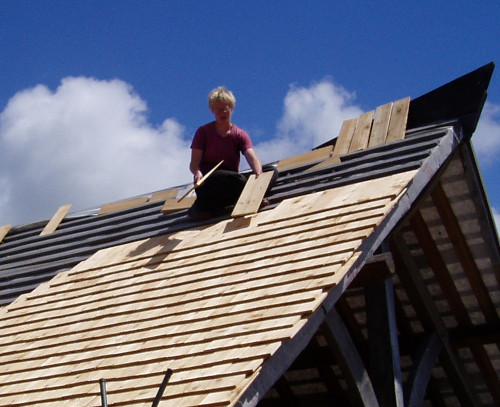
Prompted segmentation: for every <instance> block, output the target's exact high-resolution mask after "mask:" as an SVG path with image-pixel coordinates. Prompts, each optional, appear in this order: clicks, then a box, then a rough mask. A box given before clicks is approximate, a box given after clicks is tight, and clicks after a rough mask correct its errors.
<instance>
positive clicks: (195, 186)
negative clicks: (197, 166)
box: [179, 160, 224, 202]
mask: <svg viewBox="0 0 500 407" xmlns="http://www.w3.org/2000/svg"><path fill="white" fill-rule="evenodd" d="M223 162H224V160H221V161H220V162H219V164H217V165H216V166H215V167H214V168H212V169H211V170H210V171H208V172H207V173H206V174H205V175H204V176H203V178H201V179H200V180H199V181H198V182H197V183H195V184H194V185H193V186H192V187H191V188H189V189H188V191H187V192H186V193H185V194H184V195H182V196H181V197H180V198H179V202H180V201H182V200H183V199H184V198H185V197H187V196H188V195H189V194H190V193H191V191H193V190H195V189H196V188H198V187H200V186H201V185H202V184H203V183H204V182H205V181H206V180H207V178H208V177H210V175H212V174H213V173H214V172H215V170H216V169H217V168H219V167H220V166H221V165H222V163H223Z"/></svg>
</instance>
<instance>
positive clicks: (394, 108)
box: [310, 97, 410, 170]
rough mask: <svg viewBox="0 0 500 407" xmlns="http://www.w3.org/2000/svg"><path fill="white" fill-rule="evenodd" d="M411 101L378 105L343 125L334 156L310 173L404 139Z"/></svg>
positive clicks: (404, 100) (407, 99) (405, 100)
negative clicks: (363, 151)
mask: <svg viewBox="0 0 500 407" xmlns="http://www.w3.org/2000/svg"><path fill="white" fill-rule="evenodd" d="M409 107H410V98H409V97H407V98H404V99H401V100H398V101H396V102H391V103H387V104H385V105H382V106H379V107H378V108H377V109H376V110H372V111H370V112H366V113H364V114H362V115H361V116H359V117H358V118H354V119H349V120H346V121H344V123H342V128H341V129H340V134H339V136H338V137H337V141H336V143H335V148H334V149H333V154H332V155H331V157H329V158H327V159H326V160H324V161H322V162H321V163H319V164H316V165H315V166H313V167H312V168H310V170H313V169H318V168H325V167H329V166H332V165H335V164H338V163H340V159H341V156H342V155H344V154H348V153H352V152H354V151H358V150H363V149H365V148H368V147H376V146H378V145H381V144H385V143H390V142H393V141H398V140H403V139H404V137H405V131H406V122H407V120H408V111H409Z"/></svg>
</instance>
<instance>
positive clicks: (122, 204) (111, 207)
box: [98, 196, 148, 215]
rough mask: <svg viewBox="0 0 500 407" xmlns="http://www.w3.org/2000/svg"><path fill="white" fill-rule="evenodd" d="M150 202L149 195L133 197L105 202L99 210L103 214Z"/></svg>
mask: <svg viewBox="0 0 500 407" xmlns="http://www.w3.org/2000/svg"><path fill="white" fill-rule="evenodd" d="M147 202H148V198H147V197H145V196H144V197H140V198H132V199H127V200H124V201H118V202H111V203H108V204H104V205H103V206H102V207H101V209H100V210H99V213H98V215H103V214H105V213H113V212H118V211H123V210H125V209H130V208H135V207H136V206H140V205H144V204H145V203H147Z"/></svg>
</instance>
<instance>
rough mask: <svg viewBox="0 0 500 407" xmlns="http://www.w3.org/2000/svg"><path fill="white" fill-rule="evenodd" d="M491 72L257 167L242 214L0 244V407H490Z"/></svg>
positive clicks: (154, 201)
mask: <svg viewBox="0 0 500 407" xmlns="http://www.w3.org/2000/svg"><path fill="white" fill-rule="evenodd" d="M493 69H494V65H493V64H488V65H485V66H483V67H481V68H479V69H478V70H476V71H473V72H471V73H469V74H467V75H465V76H463V77H461V78H458V79H456V80H454V81H452V82H450V83H448V84H446V85H444V86H443V87H441V88H438V89H436V90H435V91H432V92H430V93H428V94H426V95H423V96H421V97H419V98H416V99H412V100H410V99H409V98H403V99H401V100H399V101H396V102H393V103H388V104H386V105H383V106H380V107H379V108H377V109H374V110H373V111H371V112H367V113H365V114H363V115H362V116H360V117H359V118H354V119H352V120H347V121H346V122H344V125H343V126H342V129H341V132H340V134H339V136H338V137H337V138H335V139H333V140H331V141H329V142H327V143H325V144H324V145H322V146H318V148H317V149H315V150H313V151H310V152H305V153H304V154H301V155H299V156H294V157H283V159H282V160H281V161H279V162H276V163H270V165H272V166H274V167H275V168H277V170H278V171H279V177H278V179H277V182H276V184H275V185H274V186H273V188H272V189H271V190H270V192H269V193H268V195H267V198H268V199H269V201H270V202H271V205H270V206H268V207H266V208H265V209H263V210H261V211H258V212H255V213H251V214H248V215H245V216H238V217H233V216H231V214H230V213H228V214H227V215H223V216H220V217H218V218H214V219H210V220H207V221H204V222H194V221H193V220H191V219H190V218H189V217H188V216H187V207H188V205H189V204H190V202H191V201H189V200H185V201H183V203H182V204H181V203H179V202H178V200H177V199H176V198H175V197H176V196H177V194H178V191H179V189H180V188H171V189H168V190H165V191H158V192H156V193H154V194H145V195H144V196H141V197H135V198H134V199H131V200H127V201H122V202H118V203H113V204H109V205H103V207H101V208H99V209H98V210H96V211H95V212H94V213H80V214H78V213H76V214H75V213H74V214H67V213H66V211H67V209H68V207H65V206H63V207H61V208H60V210H59V211H58V213H56V216H54V218H53V219H51V220H50V221H49V222H48V221H43V222H39V223H36V224H30V225H25V226H22V227H17V228H10V227H4V228H3V229H2V228H0V236H1V237H0V241H1V243H0V306H1V307H0V327H1V330H0V364H1V365H2V369H1V371H0V384H1V386H0V406H34V405H36V406H42V407H43V406H52V405H58V406H59V407H60V406H71V407H73V406H101V405H104V401H103V398H104V396H106V398H107V402H108V403H109V405H110V406H134V407H135V406H151V405H152V403H154V401H156V402H159V405H160V406H165V407H167V406H176V407H178V406H193V407H194V406H247V407H249V406H257V405H258V406H261V407H263V406H318V407H319V406H332V405H333V406H392V405H398V406H431V405H432V406H491V407H492V406H496V405H500V386H499V385H500V379H499V377H500V349H499V344H500V320H499V310H500V289H499V283H500V246H499V242H498V237H497V234H496V231H495V227H494V223H493V220H492V216H491V211H490V208H489V205H488V199H487V196H486V193H485V190H484V187H483V185H482V182H481V176H480V173H479V170H478V167H477V163H476V159H475V156H474V152H473V149H472V147H471V144H470V139H471V137H472V135H473V132H474V130H475V128H476V125H477V121H478V119H479V116H480V113H481V110H482V107H483V104H484V101H485V99H486V91H487V88H488V84H489V81H490V78H491V75H492V73H493ZM2 230H3V231H4V233H1V231H2ZM165 372H169V375H168V379H169V381H168V384H167V385H166V387H165V388H162V389H161V390H162V392H158V390H159V387H160V383H162V379H163V378H164V377H166V376H165ZM170 374H171V375H170ZM101 378H103V379H105V380H106V382H105V389H106V392H103V391H102V387H101V388H100V386H99V379H101ZM156 396H157V399H156V400H155V397H156Z"/></svg>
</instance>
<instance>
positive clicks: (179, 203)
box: [161, 196, 196, 213]
mask: <svg viewBox="0 0 500 407" xmlns="http://www.w3.org/2000/svg"><path fill="white" fill-rule="evenodd" d="M194 201H196V196H188V197H185V198H183V199H182V200H179V199H175V198H173V199H167V200H166V201H165V203H164V204H163V206H162V208H161V212H163V213H169V212H174V211H178V210H181V209H187V208H191V206H192V205H193V204H194Z"/></svg>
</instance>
